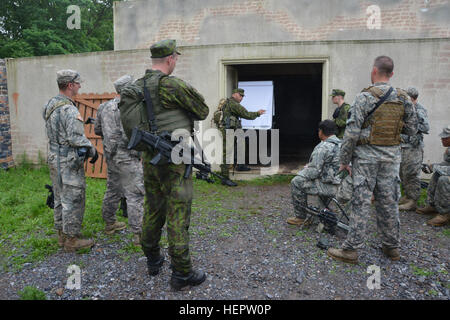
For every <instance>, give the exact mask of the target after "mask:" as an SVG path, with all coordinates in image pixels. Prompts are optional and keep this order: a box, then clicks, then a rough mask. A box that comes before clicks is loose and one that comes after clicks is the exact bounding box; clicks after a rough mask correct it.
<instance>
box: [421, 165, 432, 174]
mask: <svg viewBox="0 0 450 320" xmlns="http://www.w3.org/2000/svg"><path fill="white" fill-rule="evenodd" d="M422 171H423V172H424V173H427V174H430V173H433V169H432V168H431V167H430V165H428V164H426V163H422Z"/></svg>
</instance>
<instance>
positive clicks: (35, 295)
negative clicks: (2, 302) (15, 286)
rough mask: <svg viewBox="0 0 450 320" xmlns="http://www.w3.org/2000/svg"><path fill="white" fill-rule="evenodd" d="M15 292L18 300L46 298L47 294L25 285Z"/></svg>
mask: <svg viewBox="0 0 450 320" xmlns="http://www.w3.org/2000/svg"><path fill="white" fill-rule="evenodd" d="M17 294H18V295H19V297H20V300H47V296H46V295H45V293H44V292H43V291H41V290H39V289H37V288H35V287H31V286H26V287H25V288H23V290H21V291H19V292H18V293H17Z"/></svg>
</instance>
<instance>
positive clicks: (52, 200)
mask: <svg viewBox="0 0 450 320" xmlns="http://www.w3.org/2000/svg"><path fill="white" fill-rule="evenodd" d="M45 188H46V189H47V190H48V192H49V194H48V196H47V202H46V204H47V206H48V207H49V208H50V209H54V208H55V194H54V193H53V187H52V186H50V185H48V184H46V185H45Z"/></svg>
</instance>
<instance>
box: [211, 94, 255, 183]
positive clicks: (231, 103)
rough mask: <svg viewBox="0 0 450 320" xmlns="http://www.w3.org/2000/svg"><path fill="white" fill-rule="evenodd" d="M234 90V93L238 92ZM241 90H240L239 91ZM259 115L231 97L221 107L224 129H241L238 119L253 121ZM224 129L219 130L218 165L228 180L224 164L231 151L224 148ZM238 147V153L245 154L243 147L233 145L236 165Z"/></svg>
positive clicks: (228, 167) (227, 170)
mask: <svg viewBox="0 0 450 320" xmlns="http://www.w3.org/2000/svg"><path fill="white" fill-rule="evenodd" d="M237 90H239V89H236V92H238V91H237ZM241 90H242V89H241ZM259 116H260V114H259V113H258V112H249V111H247V109H245V107H244V106H243V105H241V104H240V103H238V102H237V101H236V100H234V99H233V98H232V97H231V98H228V99H227V102H226V103H225V105H224V106H223V119H224V122H225V129H234V130H236V129H242V123H241V119H240V118H244V119H247V120H255V119H256V118H258V117H259ZM225 129H224V130H221V132H222V139H223V143H222V146H223V149H222V152H223V154H222V159H223V162H222V164H221V165H220V172H221V174H222V175H223V176H224V177H226V178H229V175H230V171H229V170H230V164H227V163H226V159H227V154H230V152H231V151H232V150H229V149H228V150H227V148H226V134H225ZM238 147H239V150H240V152H245V145H244V144H242V145H239V146H237V144H236V142H235V143H234V158H235V161H234V162H235V163H236V155H237V148H238ZM228 158H229V157H228Z"/></svg>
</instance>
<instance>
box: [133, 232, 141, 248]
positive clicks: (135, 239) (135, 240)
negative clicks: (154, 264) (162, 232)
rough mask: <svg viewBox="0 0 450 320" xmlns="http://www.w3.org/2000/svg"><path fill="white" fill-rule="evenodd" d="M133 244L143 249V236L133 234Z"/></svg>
mask: <svg viewBox="0 0 450 320" xmlns="http://www.w3.org/2000/svg"><path fill="white" fill-rule="evenodd" d="M133 244H134V245H135V246H137V247H141V234H140V233H135V234H133Z"/></svg>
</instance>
